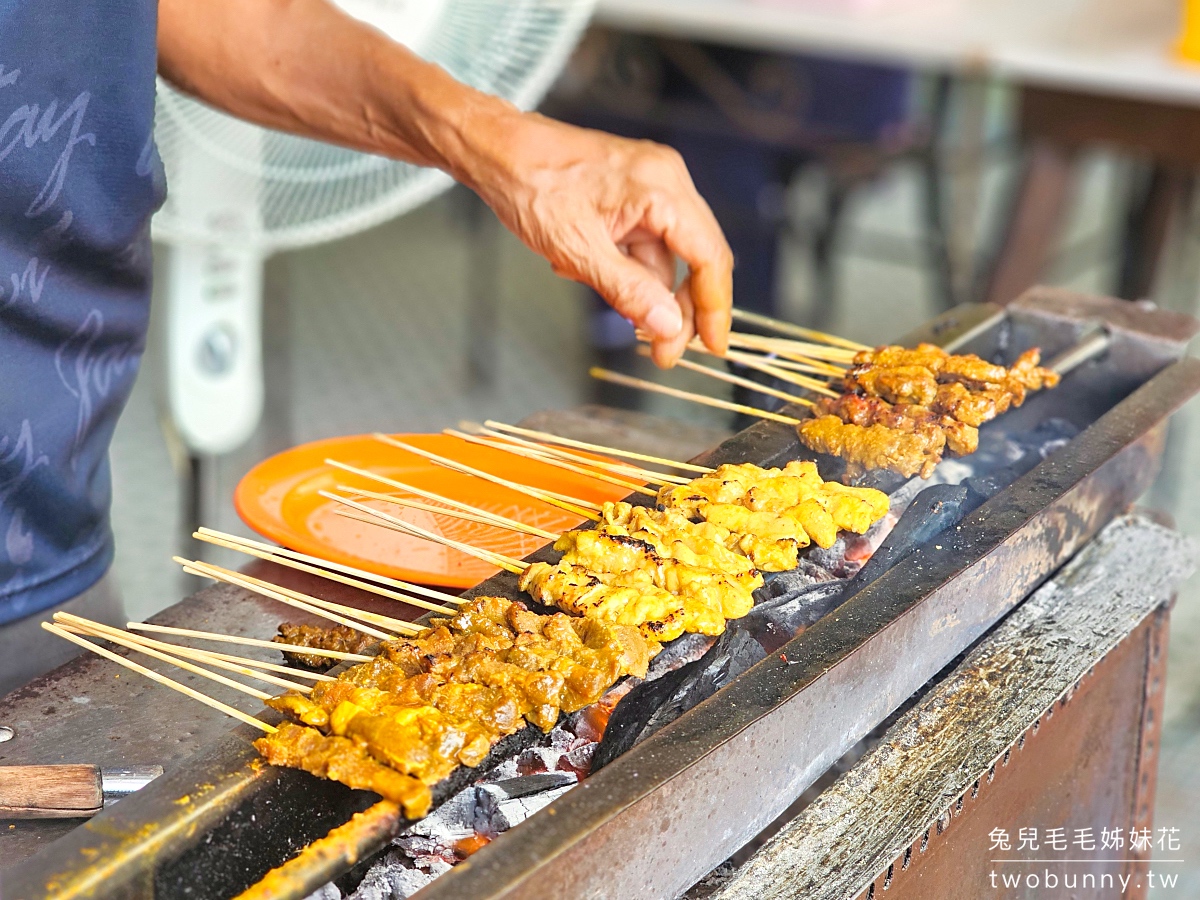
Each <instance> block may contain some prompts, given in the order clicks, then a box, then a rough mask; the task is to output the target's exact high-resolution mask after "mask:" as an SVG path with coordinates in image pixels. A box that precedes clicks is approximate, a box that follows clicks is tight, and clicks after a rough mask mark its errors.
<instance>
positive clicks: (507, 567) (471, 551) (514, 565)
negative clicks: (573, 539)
mask: <svg viewBox="0 0 1200 900" xmlns="http://www.w3.org/2000/svg"><path fill="white" fill-rule="evenodd" d="M338 515H339V516H345V517H346V518H347V519H353V520H354V521H356V522H365V523H367V524H368V525H378V526H379V527H380V528H387V529H389V530H391V531H398V532H400V533H401V534H407V535H408V536H409V537H418V538H423V539H424V540H427V541H432V542H433V543H435V544H442V545H444V546H446V547H452V548H453V549H455V550H459V551H461V552H462V553H466V554H467V555H468V556H474V557H476V558H477V559H479V560H482V561H483V562H485V563H487V564H488V565H492V566H495V567H496V568H498V569H503V570H504V571H506V572H511V573H512V574H514V575H520V574H521V573H522V572H524V571H525V569H526V568H528V567H529V563H526V562H519V561H517V560H513V561H512V562H509V561H508V558H507V557H506V558H505V560H504V561H503V562H501V561H500V560H497V559H495V558H494V557H493V556H492V554H491V553H490V551H487V550H483V549H481V548H479V547H473V546H471V545H470V544H462V543H459V542H458V541H453V540H452V539H451V538H447V537H443V536H442V535H440V534H434V533H433V532H424V533H420V532H414V531H412V530H410V529H409V528H408V527H406V526H405V525H401V524H399V523H396V522H388V521H385V520H382V519H371V518H369V517H367V516H359V515H356V514H354V513H352V512H344V511H342V512H339V513H338Z"/></svg>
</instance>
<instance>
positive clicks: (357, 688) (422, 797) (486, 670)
mask: <svg viewBox="0 0 1200 900" xmlns="http://www.w3.org/2000/svg"><path fill="white" fill-rule="evenodd" d="M659 649H660V647H659V645H658V644H657V643H655V642H650V641H646V640H645V639H644V638H642V637H641V635H640V634H639V633H638V631H637V630H636V629H633V628H625V627H621V626H612V625H608V624H605V623H602V622H596V621H593V620H586V619H573V618H570V617H568V616H565V615H561V614H555V615H552V616H539V615H536V614H534V613H532V612H530V611H529V610H528V609H527V608H526V607H525V606H524V605H523V604H520V603H515V602H513V601H510V600H505V599H503V598H497V597H484V598H477V599H476V600H473V601H471V602H470V603H469V604H467V605H465V606H464V607H463V609H462V610H460V611H459V613H458V614H457V615H456V616H454V617H453V618H450V619H439V620H434V622H433V623H432V627H430V628H429V629H427V630H426V631H425V632H423V633H422V634H420V635H418V636H417V637H414V638H410V639H405V640H399V641H391V642H387V643H385V644H384V645H383V655H382V656H380V657H377V658H375V659H373V660H371V661H370V662H368V663H363V664H361V665H358V666H354V667H352V668H350V669H348V670H347V671H346V672H344V673H342V675H341V676H339V677H338V679H337V680H335V681H329V682H321V683H320V684H318V685H317V686H316V687H314V689H313V691H312V695H311V697H305V696H303V695H302V694H299V693H294V692H292V693H288V694H285V695H283V696H282V697H277V698H273V699H272V700H271V701H269V703H270V705H271V706H273V707H275V708H276V709H280V710H282V711H284V712H286V713H287V714H288V715H290V716H292V717H293V718H295V719H297V720H298V721H299V722H300V723H302V725H292V724H290V723H289V724H285V725H284V726H283V727H282V728H281V729H280V730H279V731H278V732H276V733H275V734H272V735H268V736H267V737H265V738H262V739H261V740H259V741H257V742H256V743H255V746H256V747H258V749H259V751H260V752H261V753H262V754H263V755H264V756H265V757H266V758H267V760H268V761H269V762H272V763H274V764H278V765H287V766H292V767H294V768H302V769H304V770H306V771H309V772H312V773H313V774H316V775H319V776H322V777H326V778H332V779H334V780H337V781H341V782H343V783H345V784H348V785H350V786H351V787H357V788H366V789H370V790H375V791H377V792H379V793H381V794H382V795H383V796H385V797H387V798H388V799H392V800H395V801H396V802H399V803H402V804H403V805H404V809H405V813H406V815H409V816H412V817H415V816H419V815H423V814H424V813H425V812H427V811H428V808H429V804H430V794H429V788H428V786H429V785H431V784H435V783H436V782H437V781H440V780H441V779H443V778H445V777H446V776H447V775H449V773H450V772H451V771H453V769H454V768H455V767H456V766H458V765H467V766H475V765H478V764H479V763H480V762H481V761H482V760H483V759H484V758H485V757H486V755H487V753H488V752H489V751H490V749H491V747H493V746H494V745H495V743H496V742H497V741H498V740H500V739H501V738H502V737H503V736H505V735H507V734H511V733H513V732H515V731H516V730H517V729H518V728H520V727H521V723H522V720H524V721H527V722H529V723H530V724H533V725H536V726H537V727H539V728H542V729H543V730H544V731H549V730H550V728H552V727H553V726H554V723H555V722H556V721H557V719H558V716H559V713H560V711H565V712H573V711H575V710H578V709H582V708H583V707H584V706H586V705H588V704H590V703H594V702H595V701H596V700H598V699H599V698H600V697H601V696H602V695H603V694H604V692H605V691H606V690H607V689H608V688H609V687H611V686H612V685H613V684H614V683H615V682H616V681H617V680H618V679H619V678H621V677H623V676H625V675H635V676H638V677H642V676H644V675H645V674H646V669H647V666H648V665H649V662H650V659H651V658H652V657H653V656H654V655H655V654H656V653H657V652H658V650H659ZM304 726H308V727H304Z"/></svg>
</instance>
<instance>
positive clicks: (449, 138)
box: [158, 0, 516, 183]
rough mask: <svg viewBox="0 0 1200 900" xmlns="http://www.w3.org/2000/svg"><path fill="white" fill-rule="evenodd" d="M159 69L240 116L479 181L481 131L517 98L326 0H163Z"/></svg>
mask: <svg viewBox="0 0 1200 900" xmlns="http://www.w3.org/2000/svg"><path fill="white" fill-rule="evenodd" d="M158 44H159V70H160V72H161V73H162V75H163V76H164V77H165V78H167V80H169V81H171V82H172V83H174V84H176V85H178V86H179V87H180V88H182V89H183V90H185V91H187V92H188V93H191V94H193V95H195V96H197V97H199V98H200V99H202V100H204V101H206V102H207V103H209V104H211V105H213V106H216V107H218V108H220V109H223V110H225V111H227V112H230V113H232V114H234V115H236V116H238V117H240V118H243V119H247V120H249V121H252V122H256V123H258V124H260V125H266V126H268V127H271V128H276V129H279V130H281V131H287V132H291V133H293V134H299V135H302V136H305V137H311V138H316V139H319V140H324V141H331V142H333V143H338V144H342V145H343V146H346V147H352V148H354V149H356V150H363V151H366V152H370V153H378V154H381V155H384V156H389V157H392V158H395V159H403V160H407V161H409V162H414V163H418V164H421V165H427V166H436V167H438V168H441V169H445V170H447V171H449V172H450V173H451V174H452V175H454V176H455V177H457V178H459V179H460V180H465V181H467V182H468V183H470V182H471V181H473V180H474V179H473V178H472V175H471V172H470V171H469V170H470V169H471V168H472V167H471V165H470V163H469V162H468V160H469V158H470V156H471V155H472V154H471V148H470V147H469V146H468V145H469V144H470V143H472V142H476V141H478V137H477V133H478V132H480V131H484V132H486V131H488V130H489V129H490V128H496V129H501V128H502V127H503V126H502V122H503V121H504V120H505V119H506V118H508V117H509V116H511V115H515V114H516V113H515V110H514V109H513V108H512V107H511V106H509V105H508V104H506V103H505V102H504V101H502V100H499V99H497V98H495V97H491V96H488V95H486V94H483V93H480V92H478V91H475V90H473V89H471V88H469V87H466V86H465V85H463V84H461V83H459V82H458V81H456V80H455V79H453V78H452V77H451V76H450V75H448V74H447V73H446V72H445V71H444V70H442V69H440V68H439V67H437V66H435V65H432V64H430V63H427V62H425V61H424V60H422V59H420V58H419V57H417V56H416V55H415V54H413V53H410V52H409V51H408V50H406V49H405V48H403V47H401V46H400V45H398V44H396V43H395V42H393V41H391V40H390V39H389V38H388V37H387V36H386V35H383V34H382V33H380V32H379V31H377V30H375V29H373V28H371V27H370V26H368V25H365V24H363V23H361V22H359V21H357V20H355V19H353V18H351V17H349V16H347V15H345V14H344V13H342V12H341V11H340V10H338V9H336V8H335V7H333V6H332V4H329V3H326V2H325V0H203V2H196V0H161V2H160V5H159V33H158Z"/></svg>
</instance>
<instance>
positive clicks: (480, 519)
mask: <svg viewBox="0 0 1200 900" xmlns="http://www.w3.org/2000/svg"><path fill="white" fill-rule="evenodd" d="M335 487H336V488H337V490H339V491H346V492H347V493H349V494H354V495H355V496H357V497H361V498H365V499H367V500H378V501H380V502H382V503H391V504H393V505H395V506H400V507H403V508H405V509H419V510H421V511H422V512H427V513H432V514H434V515H439V516H449V517H450V518H452V519H462V520H463V521H464V522H475V523H476V524H479V525H489V526H491V527H492V528H503V529H505V530H507V531H515V532H517V533H519V534H525V535H529V536H530V537H537V538H543V539H545V540H548V541H552V540H555V539H557V537H558V535H556V534H554V532H552V531H546V530H545V529H544V528H538V527H537V526H535V525H526V524H525V523H524V522H518V521H516V520H515V519H509V518H507V517H506V516H492V515H490V514H488V513H487V511H486V510H482V509H480V510H475V511H470V512H469V511H467V510H466V509H464V508H463V507H465V506H466V504H456V505H455V506H433V505H432V504H429V503H419V502H417V501H416V500H407V499H405V498H403V497H396V496H393V495H392V494H381V493H379V492H378V491H368V490H366V489H365V488H358V487H351V486H350V485H348V484H339V485H336V486H335Z"/></svg>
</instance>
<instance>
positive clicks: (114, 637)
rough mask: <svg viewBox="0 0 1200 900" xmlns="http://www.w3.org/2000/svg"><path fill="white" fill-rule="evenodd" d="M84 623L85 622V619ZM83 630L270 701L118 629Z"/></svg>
mask: <svg viewBox="0 0 1200 900" xmlns="http://www.w3.org/2000/svg"><path fill="white" fill-rule="evenodd" d="M84 621H85V622H86V621H87V620H86V619H85V620H84ZM56 624H58V626H59V627H60V628H62V627H63V626H62V624H61V623H56ZM101 629H103V630H101ZM84 630H85V631H86V632H87V633H88V634H89V635H90V636H91V637H101V638H104V640H106V641H109V642H110V643H113V644H116V645H117V646H119V647H125V648H127V649H129V650H136V651H138V652H139V653H145V654H146V655H147V656H152V657H154V658H155V659H158V660H161V661H162V662H165V663H170V664H171V665H173V666H177V667H178V668H180V669H183V670H184V671H185V672H191V673H192V674H194V675H199V676H200V677H201V678H207V679H209V680H211V681H215V682H216V683H217V684H223V685H225V687H228V688H233V689H234V690H235V691H241V692H242V693H243V694H246V695H248V696H250V697H254V698H256V699H258V700H270V699H271V695H270V694H268V693H267V692H266V691H260V690H259V689H258V688H254V687H250V685H248V684H242V683H241V682H240V681H234V680H233V679H232V678H226V677H225V676H224V675H221V674H218V673H217V672H210V671H208V669H205V668H203V667H201V666H197V665H195V664H193V663H190V662H188V661H187V660H186V659H182V658H180V657H176V656H173V655H171V654H169V653H163V652H162V651H161V650H156V649H154V648H153V647H148V646H146V645H145V644H142V643H139V642H138V641H136V640H130V639H126V638H124V637H121V636H120V634H121V631H120V629H118V628H114V629H112V630H113V631H115V632H116V634H109V633H108V632H107V626H104V625H101V626H99V627H96V626H95V625H92V626H90V627H88V628H87V629H84Z"/></svg>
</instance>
